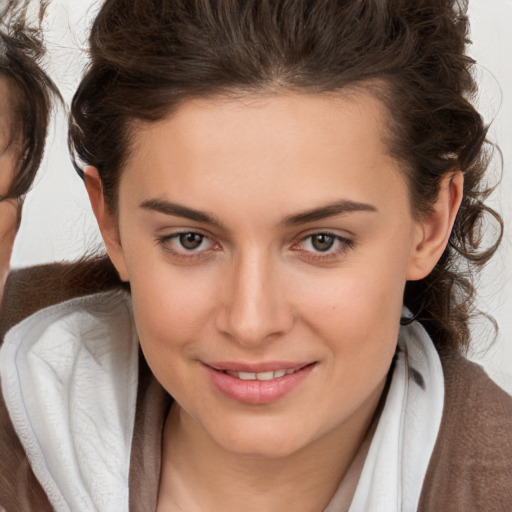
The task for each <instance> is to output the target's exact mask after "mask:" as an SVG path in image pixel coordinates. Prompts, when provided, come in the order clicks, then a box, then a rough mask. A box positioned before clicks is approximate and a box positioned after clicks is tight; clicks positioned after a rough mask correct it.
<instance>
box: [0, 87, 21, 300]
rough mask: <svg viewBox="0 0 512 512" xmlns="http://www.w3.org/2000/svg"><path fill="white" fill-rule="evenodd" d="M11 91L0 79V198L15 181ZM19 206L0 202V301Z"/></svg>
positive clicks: (10, 202)
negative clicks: (10, 136) (9, 140)
mask: <svg viewBox="0 0 512 512" xmlns="http://www.w3.org/2000/svg"><path fill="white" fill-rule="evenodd" d="M9 96H10V94H9V89H8V85H7V83H6V80H5V79H2V78H0V196H3V195H5V194H7V192H8V191H9V187H10V186H11V182H12V179H13V171H14V164H15V154H14V151H12V149H7V150H6V149H5V147H6V145H7V143H8V138H9V130H10V121H9V110H10V109H9V107H10V106H9V100H8V99H9ZM18 221H19V204H18V201H16V200H15V199H7V200H4V201H0V300H1V298H2V292H3V286H4V282H5V278H6V277H7V274H8V272H9V260H10V258H11V252H12V247H13V245H14V238H15V236H16V231H17V228H18V223H19V222H18Z"/></svg>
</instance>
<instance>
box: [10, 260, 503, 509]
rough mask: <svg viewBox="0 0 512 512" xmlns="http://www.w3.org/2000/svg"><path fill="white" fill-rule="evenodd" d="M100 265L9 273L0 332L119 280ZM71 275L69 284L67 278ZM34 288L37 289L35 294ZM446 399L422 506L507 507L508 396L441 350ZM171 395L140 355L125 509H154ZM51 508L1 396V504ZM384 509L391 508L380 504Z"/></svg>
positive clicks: (477, 370)
mask: <svg viewBox="0 0 512 512" xmlns="http://www.w3.org/2000/svg"><path fill="white" fill-rule="evenodd" d="M104 268H105V266H104V265H101V264H98V266H97V267H95V266H94V265H92V266H91V265H84V267H83V268H82V269H80V271H79V272H75V271H71V270H70V267H69V266H67V265H60V266H58V265H51V266H48V267H43V268H38V269H29V270H24V271H20V272H18V273H15V274H14V275H12V276H11V277H10V279H9V281H8V284H7V287H6V295H5V300H4V304H3V307H2V312H1V313H0V335H1V336H3V333H5V331H6V330H7V329H8V328H9V327H10V326H12V325H14V324H15V323H17V322H19V321H20V320H22V319H23V318H24V317H26V316H28V315H30V314H31V313H33V312H35V311H36V310H38V309H40V308H41V307H44V306H48V305H50V304H54V303H57V302H60V301H62V300H66V299H69V298H72V297H75V296H79V295H85V294H88V293H93V292H95V291H98V284H97V283H98V282H99V281H101V282H102V283H103V284H102V286H101V288H102V289H108V288H114V287H116V286H118V283H117V282H116V279H115V274H112V273H111V272H110V270H109V271H108V272H106V273H105V270H102V269H104ZM70 282H71V283H72V286H70ZM34 289H36V290H38V293H37V294H35V295H34ZM441 362H442V364H443V369H444V374H445V405H444V411H443V419H442V423H441V428H440V431H439V435H438V439H437V442H436V446H435V449H434V452H433V454H432V458H431V461H430V465H429V469H428V472H427V475H426V478H425V482H424V485H423V490H422V494H421V499H420V505H419V509H418V510H419V511H421V512H452V511H453V512H455V511H457V512H473V511H474V512H512V397H510V396H509V395H507V393H505V392H504V391H502V390H501V389H500V388H499V387H498V386H496V385H495V384H494V383H493V382H492V381H491V380H490V379H489V378H488V377H487V375H486V374H485V372H484V371H483V370H482V369H481V368H480V367H479V366H477V365H475V364H473V363H471V362H469V361H467V360H466V359H465V358H464V357H462V356H461V355H459V354H457V353H455V352H447V353H445V354H441ZM169 405H170V398H169V397H168V396H167V395H166V393H165V392H164V390H163V389H162V388H161V387H160V385H159V384H158V383H157V382H156V381H155V379H154V378H153V377H152V375H151V372H150V371H149V369H148V368H147V365H146V364H145V362H144V360H143V358H142V357H141V365H140V380H139V391H138V397H137V413H136V423H135V431H134V436H133V444H132V454H131V466H130V511H131V512H150V511H151V512H152V511H154V510H155V509H156V499H157V491H158V480H159V471H160V446H161V437H162V429H163V424H164V420H165V417H166V414H167V411H168V408H169ZM2 506H3V507H4V508H5V510H6V511H7V512H50V511H51V506H50V505H49V503H48V500H47V499H46V496H45V494H44V492H43V490H42V489H41V487H40V486H39V484H38V482H37V480H36V479H35V477H34V475H33V473H32V471H31V469H30V466H29V464H28V461H27V459H26V457H25V455H24V452H23V449H22V447H21V445H20V443H19V441H18V438H17V436H16V434H15V432H14V431H13V428H12V425H11V423H10V420H9V417H8V414H7V411H6V409H5V404H4V403H3V400H2V399H1V398H0V510H1V507H2ZM383 512H391V511H383Z"/></svg>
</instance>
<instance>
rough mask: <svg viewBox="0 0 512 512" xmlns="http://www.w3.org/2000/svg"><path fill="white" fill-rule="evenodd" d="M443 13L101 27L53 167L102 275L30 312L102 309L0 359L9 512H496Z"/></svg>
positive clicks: (181, 10) (449, 28)
mask: <svg viewBox="0 0 512 512" xmlns="http://www.w3.org/2000/svg"><path fill="white" fill-rule="evenodd" d="M459 4H460V2H453V1H448V0H421V1H418V2H404V1H402V0H387V1H382V0H379V1H376V0H347V1H343V2H342V1H334V0H323V1H307V0H295V1H287V0H282V1H272V2H270V1H266V0H258V1H256V0H254V1H251V0H246V1H235V0H197V1H196V0H194V1H188V0H187V1H184V0H183V1H182V0H168V1H158V0H154V1H148V0H144V1H142V0H140V1H139V0H135V1H133V0H130V1H128V0H113V1H110V2H106V3H104V4H103V5H102V7H101V9H100V12H99V14H98V17H97V19H96V21H95V23H94V25H93V27H92V33H91V37H90V43H91V48H90V52H91V64H90V67H89V69H88V71H87V73H86V75H85V76H84V78H83V80H82V82H81V84H80V86H79V88H78V90H77V93H76V95H75V97H74V99H73V104H72V110H71V123H70V146H71V150H72V153H73V155H74V157H75V162H76V166H77V170H78V171H79V173H80V174H81V176H82V177H83V178H84V181H85V185H86V188H87V191H88V193H89V197H90V200H91V204H92V208H93V210H94V213H95V215H96V218H97V220H98V224H99V226H100V229H101V232H102V235H103V238H104V240H105V245H106V248H107V251H108V256H109V261H111V263H106V262H105V261H94V262H91V263H90V264H87V263H81V264H80V267H76V269H75V270H73V269H68V270H67V274H66V278H65V279H62V278H60V281H59V286H57V287H56V286H53V287H51V284H52V283H53V285H55V283H56V282H58V281H57V280H56V279H54V278H52V277H51V276H50V277H48V276H42V277H41V272H40V273H39V275H40V281H39V282H40V283H42V285H41V286H39V290H38V294H39V298H38V299H37V300H38V301H39V302H38V304H39V303H40V302H41V296H43V297H46V298H47V302H48V303H51V302H52V303H55V302H58V301H59V300H61V299H62V298H65V297H66V296H71V295H73V294H76V295H83V294H84V289H85V288H84V286H86V288H87V290H89V291H90V290H91V289H92V288H96V289H97V290H100V291H101V290H105V289H107V288H111V287H112V286H114V284H113V283H114V280H113V279H112V275H113V272H112V266H111V265H112V264H113V266H114V268H115V272H117V274H118V276H119V284H118V285H117V288H118V290H117V291H114V292H106V293H105V292H103V293H99V294H94V295H89V296H86V297H81V298H77V299H72V300H69V301H66V302H64V303H60V304H57V305H54V306H53V307H50V308H47V309H45V310H43V311H40V312H37V313H35V314H34V315H32V316H29V317H28V318H26V319H25V320H24V321H23V322H21V323H20V324H19V325H17V326H16V327H14V328H13V329H12V330H11V331H9V333H8V334H7V335H6V337H5V340H4V343H3V347H2V351H1V354H0V375H1V377H2V391H3V396H4V402H5V406H6V409H7V411H8V415H9V418H10V419H8V418H7V414H5V415H4V416H5V417H6V419H5V420H4V425H3V427H2V428H3V431H4V437H5V438H7V436H9V439H10V444H9V445H7V443H4V444H5V445H6V446H7V447H6V448H5V450H6V452H7V455H6V457H5V458H4V459H2V460H8V461H9V462H8V463H7V464H6V465H5V468H2V471H1V477H2V478H1V479H0V485H1V486H3V487H0V496H3V494H2V492H4V491H3V489H7V488H9V487H10V488H11V489H12V488H16V495H15V496H14V497H13V496H10V497H9V498H8V499H9V500H10V501H7V500H5V503H3V505H4V507H5V508H6V509H7V510H32V511H33V510H56V511H58V512H60V511H70V510H72V511H90V510H98V511H101V512H103V511H114V510H115V511H122V510H131V511H139V510H140V511H149V510H157V511H159V512H166V511H177V510H186V511H204V510H208V511H217V510H223V511H226V510H228V511H234V510H245V511H261V510H265V511H282V510H294V511H308V512H310V511H327V512H340V511H350V512H357V511H366V512H368V511H379V512H380V511H398V510H401V511H402V510H403V511H415V510H421V511H439V510H443V511H449V510H457V511H468V510H475V511H476V510H478V511H484V510H489V511H491V510H502V511H505V510H510V507H511V506H512V490H511V489H512V486H511V485H510V484H511V482H512V433H511V431H512V429H511V428H510V427H511V425H512V399H511V398H510V397H509V396H508V395H506V393H504V392H503V391H501V390H500V389H499V388H498V387H497V386H495V385H494V384H493V383H492V382H491V381H490V380H489V379H488V377H487V376H486V375H485V374H484V372H483V371H482V370H481V369H480V368H478V367H477V366H475V365H473V364H471V363H469V362H468V361H467V360H466V359H464V357H463V356H462V355H461V353H462V352H463V351H464V349H465V348H466V347H467V345H468V342H469V329H468V320H469V318H470V316H471V314H472V313H473V310H472V297H473V292H474V290H473V287H472V279H471V277H472V276H475V275H476V272H477V271H478V269H479V268H480V267H481V266H482V265H483V264H484V263H485V262H486V261H487V260H488V259H489V258H490V256H491V255H492V253H493V252H494V250H495V248H496V245H494V246H493V247H491V248H489V249H484V248H480V247H479V245H478V240H479V236H478V234H479V230H480V229H481V222H482V218H483V217H484V214H486V213H490V214H492V215H495V214H494V213H493V212H492V211H491V210H489V209H488V208H487V207H486V206H485V205H484V203H483V199H484V198H485V196H486V194H487V191H486V190H485V189H484V188H483V185H482V179H483V175H484V172H485V168H486V164H487V157H488V155H487V153H486V151H485V131H486V130H485V127H484V126H483V123H482V120H481V117H480V116H479V115H478V113H477V112H476V111H475V109H474V107H473V106H472V105H471V103H470V102H469V99H470V97H471V95H472V94H473V93H474V92H475V84H474V82H473V79H472V76H471V69H472V64H473V63H472V61H471V60H470V59H469V58H468V57H467V56H466V55H465V40H466V35H467V19H466V17H465V14H464V10H463V8H462V7H461V6H460V5H459ZM109 265H110V266H109ZM77 269H78V270H77ZM467 269H470V270H471V273H468V271H467ZM31 275H33V274H31ZM52 279H53V281H52ZM26 283H27V278H26V277H25V278H24V277H23V276H19V277H18V281H17V282H16V281H15V282H13V283H12V290H13V291H12V293H11V294H9V295H8V296H7V298H6V301H7V300H8V301H9V304H8V305H9V308H10V311H11V312H12V311H14V310H16V311H18V313H17V316H16V313H14V314H13V316H12V317H10V316H9V315H10V314H11V313H5V312H4V318H3V322H4V325H5V324H14V323H16V321H17V320H18V319H19V317H20V316H26V315H27V314H28V312H30V311H31V310H33V309H37V308H36V307H34V305H33V304H31V300H30V299H28V298H27V297H26V293H23V292H20V290H25V289H26V288H24V286H25V287H26ZM91 283H92V284H91ZM121 283H122V284H121ZM49 287H51V289H50V291H48V288H49ZM56 288H58V291H55V289H56ZM62 288H63V289H64V291H63V290H62ZM123 289H124V290H128V291H129V293H128V292H126V291H123ZM45 294H46V295H45ZM20 311H21V313H20ZM139 348H140V349H141V350H140V351H139ZM23 450H24V451H25V453H26V454H27V459H28V461H27V462H20V460H22V458H23V456H22V454H23ZM20 468H21V470H23V471H26V472H27V474H28V475H29V478H31V479H32V481H34V480H37V482H38V483H37V484H33V485H32V486H30V487H29V486H28V485H26V484H25V483H24V482H21V483H20V482H19V480H17V479H16V478H15V477H13V475H15V474H16V471H19V470H20ZM30 493H32V494H30ZM11 494H12V493H11ZM48 502H49V503H51V505H49V504H48ZM0 503H1V501H0ZM27 504H29V505H27Z"/></svg>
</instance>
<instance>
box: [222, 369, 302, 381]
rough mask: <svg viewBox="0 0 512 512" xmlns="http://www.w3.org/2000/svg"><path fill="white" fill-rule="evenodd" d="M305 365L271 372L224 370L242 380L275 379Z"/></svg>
mask: <svg viewBox="0 0 512 512" xmlns="http://www.w3.org/2000/svg"><path fill="white" fill-rule="evenodd" d="M304 366H307V365H303V366H298V367H297V368H290V369H287V370H275V371H269V372H258V373H253V372H234V371H230V370H224V372H223V373H226V374H228V375H231V377H236V378H237V379H240V380H263V381H268V380H274V379H280V378H282V377H284V376H286V375H291V374H292V373H295V372H298V371H299V370H302V368H304Z"/></svg>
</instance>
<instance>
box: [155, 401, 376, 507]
mask: <svg viewBox="0 0 512 512" xmlns="http://www.w3.org/2000/svg"><path fill="white" fill-rule="evenodd" d="M378 402H379V398H378V397H376V400H375V401H374V402H373V403H371V404H369V406H368V407H367V409H366V410H365V411H364V412H363V414H361V415H358V416H357V418H355V419H352V418H351V419H349V420H347V422H346V424H343V425H341V426H340V427H339V428H337V429H335V430H333V431H331V432H329V433H328V434H326V435H324V436H322V437H321V438H319V439H316V440H315V441H313V442H312V443H310V444H309V445H307V446H306V447H303V448H302V449H300V450H298V451H297V452H294V453H293V454H290V455H288V456H285V457H279V458H254V457H248V456H241V455H239V454H237V453H232V452H229V451H227V450H225V449H223V448H222V447H221V446H219V445H218V444H216V443H215V442H214V441H213V440H212V439H211V438H210V437H209V436H208V434H207V433H206V432H205V431H204V430H203V429H202V428H201V426H200V425H199V424H198V423H197V422H195V420H193V419H191V418H187V416H186V414H183V413H182V411H181V409H180V407H179V405H178V404H176V403H175V404H173V407H172V408H171V411H170V413H169V416H168V418H167V422H166V425H165V430H164V442H163V450H162V472H161V478H160V489H159V500H158V503H159V505H158V511H159V512H160V511H161V512H168V511H174V510H187V512H195V511H204V510H208V511H211V512H216V511H220V510H222V511H223V512H230V511H238V510H244V511H246V512H256V511H258V512H260V511H261V510H265V511H268V512H274V511H276V512H277V511H279V512H281V511H282V510H294V511H295V512H311V510H323V509H324V508H325V507H326V506H327V505H328V503H329V501H330V500H331V498H332V496H333V495H334V494H335V492H336V491H337V489H338V487H339V486H340V482H342V480H343V479H344V477H345V475H347V482H343V485H342V492H343V496H344V498H343V500H344V501H346V509H347V510H348V507H349V505H350V501H351V499H352V496H353V494H354V492H355V488H356V486H357V481H358V478H359V474H360V472H361V470H362V466H363V464H364V459H365V455H366V450H367V449H368V446H369V439H370V438H371V435H372V434H373V430H374V428H373V427H374V426H375V425H376V423H377V421H372V419H374V418H375V417H376V416H377V415H378V413H379V408H378ZM363 451H364V452H365V453H364V454H363V453H362V452H363Z"/></svg>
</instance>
